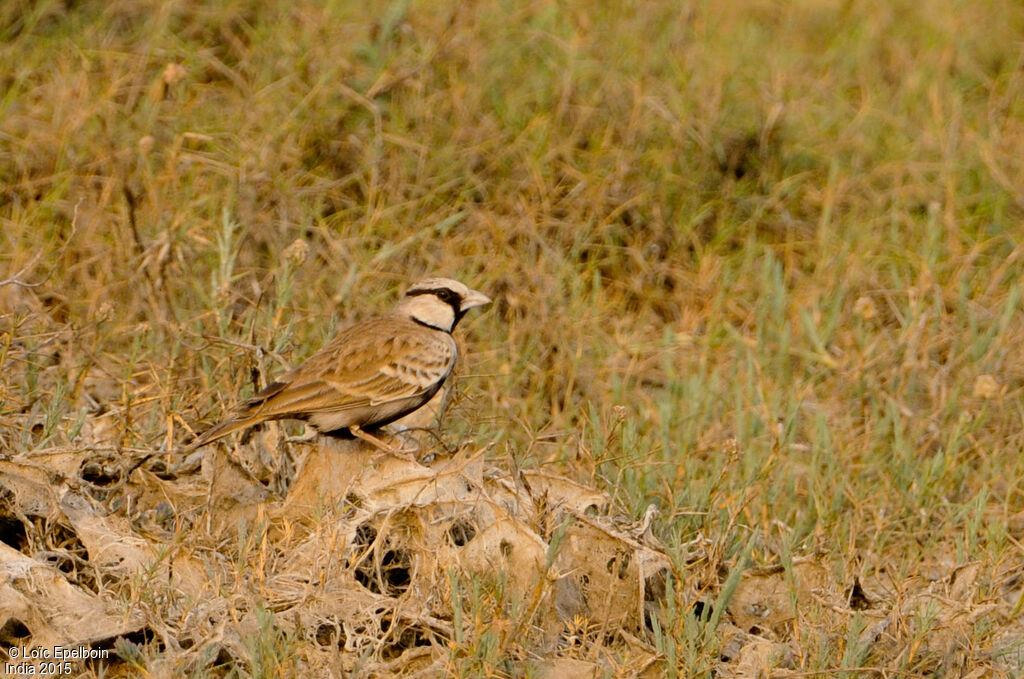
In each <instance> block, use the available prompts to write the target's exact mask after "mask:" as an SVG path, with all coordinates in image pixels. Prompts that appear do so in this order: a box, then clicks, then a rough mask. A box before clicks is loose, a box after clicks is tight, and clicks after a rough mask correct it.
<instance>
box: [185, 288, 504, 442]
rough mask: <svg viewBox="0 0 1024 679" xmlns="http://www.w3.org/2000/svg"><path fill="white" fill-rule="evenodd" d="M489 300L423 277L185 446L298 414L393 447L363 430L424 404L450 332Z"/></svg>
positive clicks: (332, 432) (439, 373) (453, 355)
mask: <svg viewBox="0 0 1024 679" xmlns="http://www.w3.org/2000/svg"><path fill="white" fill-rule="evenodd" d="M490 303H491V299H490V298H489V297H488V296H487V295H485V294H483V293H482V292H478V291H476V290H471V289H470V288H468V287H466V286H465V285H464V284H462V283H460V282H458V281H456V280H452V279H450V278H426V279H424V280H421V281H419V282H417V283H415V284H413V285H412V286H411V287H409V289H408V290H406V292H405V295H404V296H403V297H402V298H401V299H400V300H399V302H398V304H397V305H396V306H395V308H394V309H392V310H391V311H390V312H389V313H386V314H384V315H382V316H379V317H377V318H372V319H370V320H367V321H363V322H362V323H358V324H356V325H353V326H351V327H349V328H346V329H345V330H342V331H341V332H339V333H338V334H337V335H335V337H334V338H333V339H331V340H330V341H329V342H328V343H327V344H325V345H324V346H323V348H321V349H320V350H319V351H317V352H316V353H315V354H313V355H312V356H310V357H309V358H308V359H307V360H306V361H305V362H304V363H302V364H301V365H299V366H297V367H295V368H293V369H292V370H290V371H288V372H287V373H285V374H284V375H282V376H281V377H279V378H278V379H277V380H275V381H273V382H271V383H270V384H268V385H267V386H266V388H264V389H263V390H262V391H260V392H258V393H256V394H255V395H254V396H252V397H251V398H249V399H248V400H245V401H242V402H241V403H239V404H238V405H236V406H235V407H234V408H233V410H232V411H231V413H230V414H229V415H228V416H227V417H226V418H225V419H224V420H222V421H220V422H218V423H217V424H215V425H214V426H212V427H211V428H210V429H208V430H207V431H205V432H204V433H203V434H201V435H200V436H199V437H198V438H196V439H195V441H193V442H192V443H191V444H190V445H189V446H188V448H187V451H194V450H196V449H197V448H200V447H202V446H205V445H207V444H209V443H213V442H214V441H217V440H218V439H222V438H224V437H225V436H228V435H230V434H232V433H234V432H237V431H241V430H243V429H247V428H248V427H252V426H254V425H256V424H259V423H261V422H266V421H268V420H282V419H295V420H303V421H305V422H307V423H309V424H310V425H312V426H313V428H314V430H315V431H316V432H317V433H320V434H324V435H328V436H335V437H344V438H350V437H352V436H355V437H357V438H361V439H363V440H366V441H368V442H369V443H372V444H373V445H375V446H377V447H379V448H382V449H383V450H385V451H388V452H392V453H395V452H396V451H394V450H393V449H391V448H390V446H387V444H384V443H383V442H382V441H380V440H379V439H378V438H377V437H375V436H373V435H372V434H369V433H368V432H367V431H366V430H374V429H378V428H380V427H383V426H384V425H387V424H389V423H391V422H394V421H395V420H398V419H400V418H402V417H404V416H405V415H407V414H409V413H411V412H413V411H414V410H416V409H418V408H420V407H421V406H423V405H424V404H426V403H427V402H428V401H430V399H431V398H432V397H433V396H434V395H435V394H436V393H437V392H438V390H439V389H440V388H441V385H443V384H444V381H445V380H446V379H448V376H449V375H451V373H452V369H453V368H454V367H455V361H456V359H457V358H458V347H457V345H456V343H455V339H454V338H453V337H452V331H453V330H454V329H455V326H456V325H458V323H459V321H460V320H462V317H463V316H465V314H466V312H467V311H469V310H470V309H474V308H477V307H482V306H485V305H487V304H490Z"/></svg>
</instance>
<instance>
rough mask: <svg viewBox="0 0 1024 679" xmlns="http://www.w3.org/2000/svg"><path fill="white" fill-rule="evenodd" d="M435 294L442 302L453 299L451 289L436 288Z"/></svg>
mask: <svg viewBox="0 0 1024 679" xmlns="http://www.w3.org/2000/svg"><path fill="white" fill-rule="evenodd" d="M437 296H438V298H440V300H441V301H442V302H451V301H452V299H453V297H452V291H451V290H438V291H437Z"/></svg>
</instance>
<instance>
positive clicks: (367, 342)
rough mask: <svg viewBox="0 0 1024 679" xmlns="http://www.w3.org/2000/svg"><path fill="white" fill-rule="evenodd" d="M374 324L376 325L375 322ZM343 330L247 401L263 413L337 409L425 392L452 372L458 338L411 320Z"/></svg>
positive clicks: (254, 410)
mask: <svg viewBox="0 0 1024 679" xmlns="http://www.w3.org/2000/svg"><path fill="white" fill-rule="evenodd" d="M374 326H376V327H374ZM356 329H358V330H360V332H359V333H353V332H350V331H345V332H342V333H341V334H339V335H338V336H337V337H335V338H334V340H332V341H331V342H329V343H328V344H327V345H326V346H324V348H323V349H321V350H320V351H319V352H317V353H316V354H314V355H313V356H311V357H310V358H309V360H308V361H306V363H304V364H302V365H301V366H299V367H298V368H295V369H294V370H292V371H291V372H289V373H288V374H286V375H285V376H283V377H282V378H281V382H283V383H284V387H283V388H281V389H278V390H276V391H275V392H274V393H272V394H270V395H269V397H268V398H266V399H263V400H262V401H261V402H259V403H252V405H251V406H249V408H248V409H247V410H248V413H249V414H254V415H255V414H258V415H259V417H261V418H265V419H273V418H281V417H291V416H295V415H301V414H305V413H309V412H311V411H331V412H339V411H344V410H350V409H356V408H363V407H366V406H377V405H381V404H386V403H390V402H392V401H399V400H403V399H408V398H412V397H415V396H417V395H421V394H425V393H427V392H429V391H430V389H431V388H432V387H433V386H434V385H435V384H437V382H439V381H441V380H443V379H444V378H446V377H447V376H448V374H449V373H450V372H451V369H452V366H453V365H454V363H455V358H456V348H455V341H454V340H453V339H452V338H451V336H450V335H447V334H445V333H438V332H437V331H434V330H430V329H427V328H422V327H421V326H418V325H416V324H414V323H412V322H405V323H403V322H401V321H398V320H396V319H377V320H375V321H368V322H367V323H366V324H364V325H362V326H355V327H354V328H351V329H350V330H356Z"/></svg>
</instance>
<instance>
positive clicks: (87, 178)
mask: <svg viewBox="0 0 1024 679" xmlns="http://www.w3.org/2000/svg"><path fill="white" fill-rule="evenodd" d="M613 5H614V3H613V4H612V5H609V4H607V3H597V2H584V3H561V4H560V3H555V2H534V3H529V4H509V3H499V2H480V3H472V4H471V5H468V6H459V7H453V6H451V5H450V3H411V2H395V3H392V4H391V5H389V6H387V7H386V8H384V7H377V6H376V5H374V4H373V3H369V4H367V6H366V7H362V5H361V4H360V3H340V2H328V3H316V2H303V1H300V2H296V3H283V2H282V3H271V2H267V1H266V0H250V1H243V0H236V1H229V2H223V3H215V4H212V5H208V6H203V5H197V4H195V3H186V2H169V3H155V2H154V3H144V2H140V1H139V0H112V1H111V2H107V3H76V2H71V1H69V0H64V1H63V2H56V1H53V2H47V1H45V0H44V1H42V2H27V1H15V2H8V3H5V4H4V5H3V6H2V7H0V35H2V36H3V40H2V41H0V73H2V74H3V76H2V77H0V84H2V88H0V91H2V93H3V96H2V98H0V218H2V220H3V222H2V228H0V282H2V285H0V314H2V315H0V451H3V452H4V454H7V455H12V454H15V453H33V454H36V453H39V452H40V451H47V450H54V449H61V450H68V449H76V446H77V448H78V449H81V450H83V451H85V450H86V444H85V443H84V442H83V441H84V439H82V438H81V437H82V432H83V431H86V430H87V431H88V432H91V434H90V435H91V436H96V437H99V438H98V439H96V440H100V439H102V440H104V441H106V442H107V445H109V446H112V447H113V448H115V449H117V450H118V451H120V453H119V454H124V455H135V454H142V453H144V452H146V451H149V450H153V449H157V448H160V447H162V446H166V445H168V444H170V445H173V444H174V443H175V442H180V441H181V440H183V439H184V438H186V437H187V436H188V435H189V428H200V427H202V426H204V425H205V424H206V423H208V422H209V421H211V420H212V419H214V418H216V417H218V415H219V414H220V413H221V412H222V409H223V408H224V407H225V406H226V405H227V404H228V402H229V401H232V400H234V398H235V395H237V394H240V393H245V392H247V391H248V390H249V389H251V388H252V382H253V378H252V374H253V372H254V371H256V372H257V373H258V374H260V375H261V376H263V378H265V377H266V376H269V375H273V374H275V373H278V372H280V371H281V369H282V367H283V366H284V365H288V364H294V363H295V362H297V361H299V360H300V359H302V358H303V357H305V356H306V355H308V354H309V353H310V352H311V351H312V350H314V349H315V348H316V347H318V346H319V344H320V343H321V342H322V341H323V340H324V339H325V338H326V337H328V336H329V335H330V334H331V333H332V332H333V330H334V329H335V328H336V327H337V326H339V325H343V324H346V323H349V322H352V321H354V320H356V319H358V318H360V317H363V316H365V315H369V314H372V313H376V312H377V311H379V310H381V309H382V308H385V307H387V306H388V305H390V304H391V303H392V301H393V299H394V295H395V294H396V291H397V290H398V289H399V288H400V287H401V285H402V284H403V283H404V282H406V281H408V280H410V279H414V278H416V277H417V276H420V275H423V274H426V273H434V272H437V273H441V274H446V275H451V276H454V277H457V278H461V279H463V280H465V281H466V282H467V283H469V284H471V285H472V286H473V287H476V288H478V289H480V290H484V291H487V292H488V293H490V294H492V296H494V297H496V299H497V303H496V305H495V306H494V308H493V309H492V310H490V311H488V312H487V313H484V314H480V315H478V316H476V317H474V318H471V319H468V321H467V323H466V327H465V328H460V330H461V335H462V339H463V340H464V343H465V345H466V347H467V350H468V351H467V358H466V360H465V361H464V362H463V364H462V370H461V374H460V375H459V379H458V382H457V386H458V396H459V398H457V399H456V401H455V403H454V406H453V408H451V409H450V410H449V412H448V413H447V415H446V416H445V419H444V425H443V428H442V432H443V436H444V438H445V439H446V440H447V441H449V442H460V441H465V440H470V441H474V442H476V443H477V444H478V445H480V446H482V445H484V444H486V443H494V448H493V449H492V454H493V456H494V459H495V460H498V461H499V462H501V463H502V464H505V463H506V462H507V463H508V465H511V464H512V461H514V464H515V465H518V466H520V467H525V468H529V467H533V466H536V465H538V464H540V463H542V462H548V463H554V464H557V465H559V467H560V469H561V470H562V473H564V474H566V475H568V476H570V477H573V478H575V479H577V480H579V481H581V482H584V483H586V484H588V485H589V484H595V485H598V486H600V487H602V488H603V489H605V490H606V491H607V492H609V493H610V494H611V495H612V496H613V497H614V499H615V501H616V503H617V505H618V506H619V507H620V508H622V509H623V510H624V511H625V512H626V513H628V514H630V515H631V516H632V517H633V518H637V519H638V518H639V517H640V516H641V515H642V514H643V512H644V510H645V508H646V507H647V506H648V505H649V504H651V503H653V504H656V505H657V506H658V507H659V508H660V510H661V515H660V517H659V518H658V519H657V520H656V522H655V533H656V534H657V535H658V536H659V537H660V538H661V541H662V542H663V543H664V544H665V545H666V548H667V549H668V551H669V552H670V553H672V554H673V556H674V559H675V566H676V568H675V570H676V575H677V577H678V578H679V582H682V583H686V586H685V587H683V588H679V589H678V590H674V591H670V592H669V595H668V596H667V598H666V601H665V602H664V610H663V611H662V613H661V616H660V618H659V620H660V622H659V623H658V624H656V625H654V627H652V628H649V629H647V630H646V633H647V634H648V635H649V636H648V638H647V639H645V640H644V642H645V643H649V644H651V645H653V646H654V647H656V648H657V650H658V651H659V652H660V653H661V655H660V656H659V657H660V660H659V663H660V664H659V671H661V672H664V673H665V674H666V675H670V676H675V675H678V676H698V675H709V674H710V673H712V672H719V673H727V672H728V671H736V672H748V671H749V673H750V675H751V676H753V674H754V673H756V672H758V671H762V670H763V671H765V672H767V671H768V670H767V669H766V668H767V667H774V668H777V669H775V670H772V671H774V672H776V673H780V674H784V673H787V672H789V673H795V675H796V676H836V674H837V671H838V670H840V669H843V668H845V669H849V668H854V669H852V670H851V671H850V674H849V676H865V675H866V676H908V675H925V674H929V675H936V676H947V677H959V676H972V677H974V676H993V675H994V676H1013V675H1017V674H1019V673H1020V672H1021V671H1022V670H1021V668H1022V666H1024V663H1022V661H1021V657H1022V654H1024V650H1022V649H1021V643H1022V642H1024V636H1022V628H1021V617H1020V615H1021V608H1022V606H1021V604H1020V602H1021V601H1022V599H1021V595H1022V583H1024V577H1022V576H1024V569H1022V567H1021V566H1020V564H1021V562H1022V559H1021V557H1022V551H1024V547H1022V546H1021V545H1022V540H1024V488H1022V485H1021V484H1022V479H1024V458H1022V456H1021V449H1022V443H1024V434H1022V430H1024V428H1022V422H1024V408H1022V407H1021V403H1022V399H1021V395H1022V387H1024V354H1022V352H1021V350H1020V347H1021V344H1022V343H1024V322H1022V316H1021V309H1020V306H1021V291H1022V279H1021V276H1020V273H1019V272H1020V271H1021V259H1022V255H1024V242H1022V240H1021V233H1022V231H1021V228H1020V227H1021V224H1022V217H1024V160H1022V159H1024V71H1022V70H1021V64H1022V58H1024V53H1022V51H1021V47H1020V40H1019V36H1020V35H1021V34H1022V31H1024V10H1022V9H1021V7H1020V6H1018V5H1017V4H1016V3H1013V2H1008V1H1006V2H1000V1H997V0H993V1H991V2H979V3H955V2H940V1H939V0H925V1H924V2H905V1H903V0H900V1H898V2H889V3H882V2H860V3H845V4H841V3H840V4H838V5H837V4H836V3H825V2H818V1H816V2H806V3H802V4H800V5H799V7H790V6H788V5H785V4H779V3H772V2H756V1H752V2H728V3H703V4H702V3H682V4H680V3H675V2H648V3H640V4H637V5H636V6H635V7H634V8H633V9H614V10H613V9H611V7H612V6H613ZM295 241H301V242H303V243H305V244H306V245H307V246H308V252H309V254H308V258H306V259H303V258H302V257H301V256H300V255H301V253H299V254H296V253H295V249H294V248H293V249H292V250H291V253H292V254H291V256H289V255H288V254H286V253H288V252H289V250H288V248H289V246H290V245H291V244H292V243H294V242H295ZM97 431H99V432H100V433H101V434H102V436H100V434H97V433H96V432H97ZM89 445H93V444H91V443H90V444H89ZM508 465H506V466H508ZM699 536H703V538H706V539H707V540H708V541H709V542H708V547H707V557H706V559H705V560H703V561H701V562H699V563H688V558H689V553H688V552H687V551H686V550H685V549H683V548H682V547H681V545H684V544H688V543H692V541H693V540H694V539H695V538H697V537H699ZM800 564H809V565H801V566H800V568H798V567H797V566H798V565H800ZM744 569H747V570H746V571H745V570H744ZM751 569H753V570H751ZM757 569H761V570H757ZM809 569H814V571H813V573H810V570H809ZM773 578H774V579H773ZM808 582H811V583H814V585H813V586H811V585H807V584H806V583H808ZM758 583H762V584H764V583H769V584H768V585H767V586H766V589H765V591H764V592H762V595H761V598H760V599H758V597H757V596H754V594H751V591H752V590H751V588H752V587H755V586H757V585H758ZM801 583H804V584H801ZM745 588H746V589H745ZM691 590H693V591H699V592H700V596H699V597H697V598H693V597H690V596H687V595H686V592H688V591H691ZM481 591H484V592H486V587H485V585H483V584H481V585H480V586H479V587H478V589H477V596H478V604H479V601H482V600H484V599H486V596H485V594H481V593H480V592H481ZM753 591H754V592H755V594H756V590H753ZM744 596H747V597H750V596H754V601H753V603H751V600H749V599H744V598H743V597H744ZM770 596H777V597H781V599H780V601H782V602H784V603H785V602H788V606H789V608H786V606H784V605H783V604H782V603H778V604H777V605H775V607H774V609H773V608H772V606H769V605H767V604H764V601H766V600H767V599H766V597H770ZM730 597H732V603H731V604H729V601H728V600H729V598H730ZM698 600H700V601H705V602H712V601H713V602H716V606H712V607H710V608H704V609H703V615H701V612H702V611H698V610H696V609H695V601H698ZM758 601H761V603H760V604H758ZM740 602H745V603H740ZM466 605H467V607H470V605H469V604H466ZM479 605H482V604H479ZM759 605H761V606H763V607H764V608H767V609H770V610H769V612H768V613H765V614H764V615H762V616H761V620H762V622H761V623H755V622H754V619H753V618H751V617H750V616H751V615H754V616H755V617H756V614H757V612H758V611H760V610H762V609H761V608H758V606H759ZM723 606H727V607H728V611H724V609H723ZM467 610H468V608H467ZM708 610H712V611H716V612H712V613H707V611H708ZM780 611H783V612H782V613H780ZM695 612H696V614H695ZM491 613H492V614H493V615H496V616H497V617H498V618H499V619H498V620H495V621H492V622H490V623H487V624H485V623H484V622H483V621H482V620H483V617H482V616H477V618H476V619H475V624H477V625H478V626H479V629H476V630H475V631H473V633H467V634H466V635H465V636H463V637H460V639H458V640H455V639H453V640H451V644H452V645H453V648H454V650H453V651H452V652H453V656H454V657H459V658H469V659H475V661H474V662H476V664H474V662H470V661H469V660H466V661H464V662H463V661H460V662H459V663H455V664H453V665H452V666H451V667H449V668H448V669H449V670H450V673H451V674H453V675H460V676H477V675H480V674H488V673H489V674H492V675H498V676H503V675H508V676H522V675H524V674H530V673H531V672H536V671H537V670H536V669H535V668H536V667H537V665H536V664H535V662H536V660H537V657H538V656H543V657H547V658H551V657H553V656H554V655H557V652H556V651H554V650H551V649H537V648H525V649H515V650H514V651H513V650H512V649H510V648H509V647H505V646H502V647H500V648H501V650H502V653H495V651H494V647H492V646H487V644H488V641H487V640H488V639H489V638H490V637H488V635H487V634H486V633H485V632H486V629H485V628H487V629H492V627H488V625H493V626H499V625H500V624H501V620H500V618H501V614H502V613H503V611H501V610H500V609H499V610H496V611H491ZM504 613H506V614H508V615H509V616H510V617H511V618H512V619H514V618H515V616H514V614H513V613H510V612H509V611H507V610H506V611H504ZM489 615H490V614H489ZM709 615H710V616H712V617H714V616H716V615H717V616H724V617H722V618H721V619H719V618H714V619H713V622H714V623H716V624H715V625H711V626H710V627H708V625H709V624H710V623H711V622H712V621H709V620H707V618H708V616H709ZM885 620H887V621H888V622H887V623H886V624H885V626H884V627H879V628H877V629H875V628H874V627H872V626H873V625H875V624H880V623H879V622H878V621H885ZM717 623H721V624H717ZM726 623H728V624H731V625H736V626H737V627H738V628H742V630H743V632H745V633H749V632H750V631H751V629H752V628H753V629H754V632H756V636H758V637H759V638H760V639H761V640H763V641H764V643H766V644H768V646H761V647H759V648H761V649H762V650H764V649H767V650H764V652H763V653H762V655H763V657H761V656H756V654H755V653H753V652H752V651H750V652H747V654H746V655H745V656H744V659H743V662H746V663H747V664H746V665H743V664H742V662H740V658H739V651H737V652H736V655H735V657H734V658H732V660H733V662H726V663H724V666H725V667H724V668H723V667H722V666H720V664H721V658H722V657H723V656H725V657H727V658H728V657H730V656H729V654H728V653H726V652H724V651H723V649H724V648H727V647H728V643H729V641H728V639H727V638H726V636H723V635H722V634H721V630H722V629H724V625H725V624H726ZM266 625H267V627H266V629H269V630H271V631H273V621H272V620H268V621H267V622H266ZM655 628H656V629H655ZM266 629H265V630H264V631H266ZM467 629H470V630H472V629H473V628H472V626H468V627H467ZM876 632H877V633H876ZM584 636H585V635H584ZM262 638H265V637H262ZM304 643H310V642H308V641H304V640H303V639H301V638H297V639H291V640H289V643H288V644H284V645H283V646H282V647H281V649H280V652H281V657H282V658H287V657H291V656H290V655H289V654H295V653H301V651H302V648H303V644H304ZM759 643H760V642H759ZM745 647H746V648H752V646H751V644H746V646H745ZM296 649H298V650H296ZM759 652H760V651H759ZM144 654H149V655H148V656H146V657H148V658H150V659H152V658H155V657H158V656H159V654H160V650H159V649H158V648H155V647H151V646H150V647H146V649H145V650H144ZM582 655H583V656H585V657H589V656H588V655H587V654H586V653H584V654H582ZM595 657H596V656H595ZM477 661H478V662H477ZM758 663H760V664H758ZM286 664H287V663H286ZM736 668H746V669H736ZM856 668H860V669H856ZM232 671H235V672H237V673H239V674H240V675H242V676H256V675H258V674H260V673H261V672H262V671H263V670H258V669H257V663H254V662H253V663H249V664H246V663H242V662H239V663H238V664H237V665H234V666H233V669H232ZM273 673H274V672H273V671H271V670H267V671H266V672H265V674H273ZM838 674H839V675H840V676H842V673H838Z"/></svg>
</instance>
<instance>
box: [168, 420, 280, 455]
mask: <svg viewBox="0 0 1024 679" xmlns="http://www.w3.org/2000/svg"><path fill="white" fill-rule="evenodd" d="M260 421H261V419H260V418H259V417H251V416H250V417H245V416H239V417H232V418H231V419H228V420H224V421H223V422H219V423H217V424H215V425H213V426H212V427H210V428H209V429H207V430H206V431H205V432H203V433H202V434H200V436H199V438H197V439H196V440H195V441H193V442H192V443H190V444H189V445H188V447H186V448H185V452H186V453H191V452H192V451H194V450H196V449H197V448H202V447H203V446H205V445H206V444H208V443H213V442H214V441H217V440H218V439H222V438H224V437H225V436H228V435H230V434H234V433H235V432H236V431H241V430H242V429H245V428H246V427H251V426H252V425H254V424H256V423H257V422H260Z"/></svg>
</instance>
